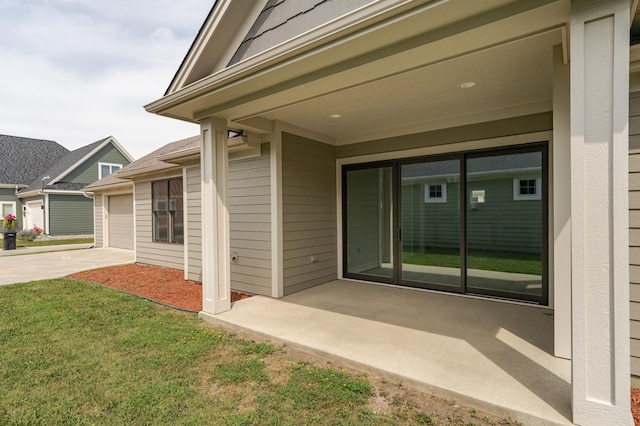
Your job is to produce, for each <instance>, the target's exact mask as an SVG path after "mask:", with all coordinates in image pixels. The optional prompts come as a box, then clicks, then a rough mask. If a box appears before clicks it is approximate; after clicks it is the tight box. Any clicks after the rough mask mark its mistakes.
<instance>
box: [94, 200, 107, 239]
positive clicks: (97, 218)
mask: <svg viewBox="0 0 640 426" xmlns="http://www.w3.org/2000/svg"><path fill="white" fill-rule="evenodd" d="M103 221H104V215H103V214H102V194H95V196H94V197H93V224H94V228H95V229H94V234H95V236H94V240H93V241H94V244H95V246H96V247H104V241H103V235H102V230H103V226H104V224H103Z"/></svg>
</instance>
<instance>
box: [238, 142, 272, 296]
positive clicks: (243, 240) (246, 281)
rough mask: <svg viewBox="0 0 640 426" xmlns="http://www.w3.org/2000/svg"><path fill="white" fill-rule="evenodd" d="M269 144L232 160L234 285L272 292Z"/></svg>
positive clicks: (253, 291)
mask: <svg viewBox="0 0 640 426" xmlns="http://www.w3.org/2000/svg"><path fill="white" fill-rule="evenodd" d="M269 147H270V145H269V144H263V145H262V148H261V149H262V153H261V155H260V157H256V158H248V159H243V160H235V161H231V162H230V163H229V200H228V207H229V226H230V237H231V253H238V263H235V264H233V263H232V264H231V289H233V290H236V291H240V292H246V293H252V294H261V295H264V296H271V178H270V175H271V164H270V157H269Z"/></svg>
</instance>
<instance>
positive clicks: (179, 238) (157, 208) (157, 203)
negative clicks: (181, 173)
mask: <svg viewBox="0 0 640 426" xmlns="http://www.w3.org/2000/svg"><path fill="white" fill-rule="evenodd" d="M151 191H152V205H153V241H157V242H165V243H184V207H183V197H182V178H176V179H168V180H160V181H156V182H153V183H152V184H151Z"/></svg>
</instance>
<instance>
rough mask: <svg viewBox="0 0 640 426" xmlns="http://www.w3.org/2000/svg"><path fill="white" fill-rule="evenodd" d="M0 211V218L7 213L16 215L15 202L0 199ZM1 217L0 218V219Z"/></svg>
mask: <svg viewBox="0 0 640 426" xmlns="http://www.w3.org/2000/svg"><path fill="white" fill-rule="evenodd" d="M0 213H2V218H4V217H5V216H6V215H8V214H12V215H14V216H16V203H15V202H13V201H1V202H0ZM2 218H0V220H1V219H2Z"/></svg>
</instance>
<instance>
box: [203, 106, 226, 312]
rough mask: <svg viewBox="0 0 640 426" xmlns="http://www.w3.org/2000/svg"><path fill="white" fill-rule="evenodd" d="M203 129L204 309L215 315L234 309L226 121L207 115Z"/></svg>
mask: <svg viewBox="0 0 640 426" xmlns="http://www.w3.org/2000/svg"><path fill="white" fill-rule="evenodd" d="M200 132H201V136H202V146H201V149H200V168H201V173H202V178H201V185H202V186H201V199H202V311H203V313H207V314H214V315H215V314H219V313H221V312H225V311H228V310H229V309H231V287H230V282H231V279H230V272H229V269H230V265H229V263H230V260H229V259H230V258H229V246H230V238H229V210H228V208H227V181H228V158H229V155H228V147H227V122H226V121H225V120H221V119H218V118H207V119H205V120H203V121H202V122H201V123H200Z"/></svg>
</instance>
